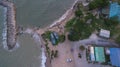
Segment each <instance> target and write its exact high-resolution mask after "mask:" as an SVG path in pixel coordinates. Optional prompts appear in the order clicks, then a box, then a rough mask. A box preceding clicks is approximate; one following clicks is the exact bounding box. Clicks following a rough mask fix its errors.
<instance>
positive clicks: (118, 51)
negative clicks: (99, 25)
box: [110, 48, 120, 67]
mask: <svg viewBox="0 0 120 67" xmlns="http://www.w3.org/2000/svg"><path fill="white" fill-rule="evenodd" d="M110 60H111V63H112V65H114V66H117V67H120V48H110Z"/></svg>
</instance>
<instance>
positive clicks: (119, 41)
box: [116, 35, 120, 44]
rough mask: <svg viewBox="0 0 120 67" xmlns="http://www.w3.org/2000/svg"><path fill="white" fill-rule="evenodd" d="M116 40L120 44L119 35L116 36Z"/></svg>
mask: <svg viewBox="0 0 120 67" xmlns="http://www.w3.org/2000/svg"><path fill="white" fill-rule="evenodd" d="M116 42H117V43H118V44H120V35H119V36H118V37H117V38H116Z"/></svg>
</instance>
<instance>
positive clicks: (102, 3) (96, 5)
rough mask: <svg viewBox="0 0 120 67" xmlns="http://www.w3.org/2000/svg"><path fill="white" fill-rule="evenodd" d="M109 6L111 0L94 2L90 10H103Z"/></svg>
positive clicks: (90, 4)
mask: <svg viewBox="0 0 120 67" xmlns="http://www.w3.org/2000/svg"><path fill="white" fill-rule="evenodd" d="M108 5H109V0H93V1H92V2H90V3H89V9H90V10H92V9H96V8H100V7H101V8H102V7H105V6H108Z"/></svg>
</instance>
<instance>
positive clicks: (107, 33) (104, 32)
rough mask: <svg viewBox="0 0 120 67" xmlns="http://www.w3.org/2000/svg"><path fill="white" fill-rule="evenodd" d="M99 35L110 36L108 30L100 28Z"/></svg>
mask: <svg viewBox="0 0 120 67" xmlns="http://www.w3.org/2000/svg"><path fill="white" fill-rule="evenodd" d="M99 35H100V36H102V37H106V38H109V37H110V31H108V30H104V29H101V30H100V34H99Z"/></svg>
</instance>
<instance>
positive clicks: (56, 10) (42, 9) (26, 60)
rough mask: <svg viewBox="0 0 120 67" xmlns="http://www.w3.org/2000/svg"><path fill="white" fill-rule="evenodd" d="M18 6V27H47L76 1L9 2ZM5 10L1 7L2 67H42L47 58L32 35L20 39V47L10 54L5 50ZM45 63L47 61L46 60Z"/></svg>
mask: <svg viewBox="0 0 120 67" xmlns="http://www.w3.org/2000/svg"><path fill="white" fill-rule="evenodd" d="M9 1H12V2H14V3H15V6H16V21H17V25H20V26H23V27H36V26H38V27H45V26H48V25H50V24H52V23H53V22H54V21H56V19H59V17H61V16H62V14H64V13H65V12H66V10H67V9H69V8H70V7H71V6H72V3H73V2H74V0H9ZM4 15H5V14H4V8H3V7H0V67H42V65H44V64H43V63H42V62H43V61H42V60H43V58H45V57H44V56H42V55H44V53H43V52H42V50H43V49H42V50H41V48H40V45H41V44H37V43H36V41H35V39H34V38H33V37H32V36H31V35H22V36H19V37H18V43H19V45H20V47H19V48H17V49H16V50H14V51H12V52H9V51H6V50H5V49H4V48H3V45H2V33H3V28H4V22H5V17H4ZM44 61H45V60H44Z"/></svg>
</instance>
